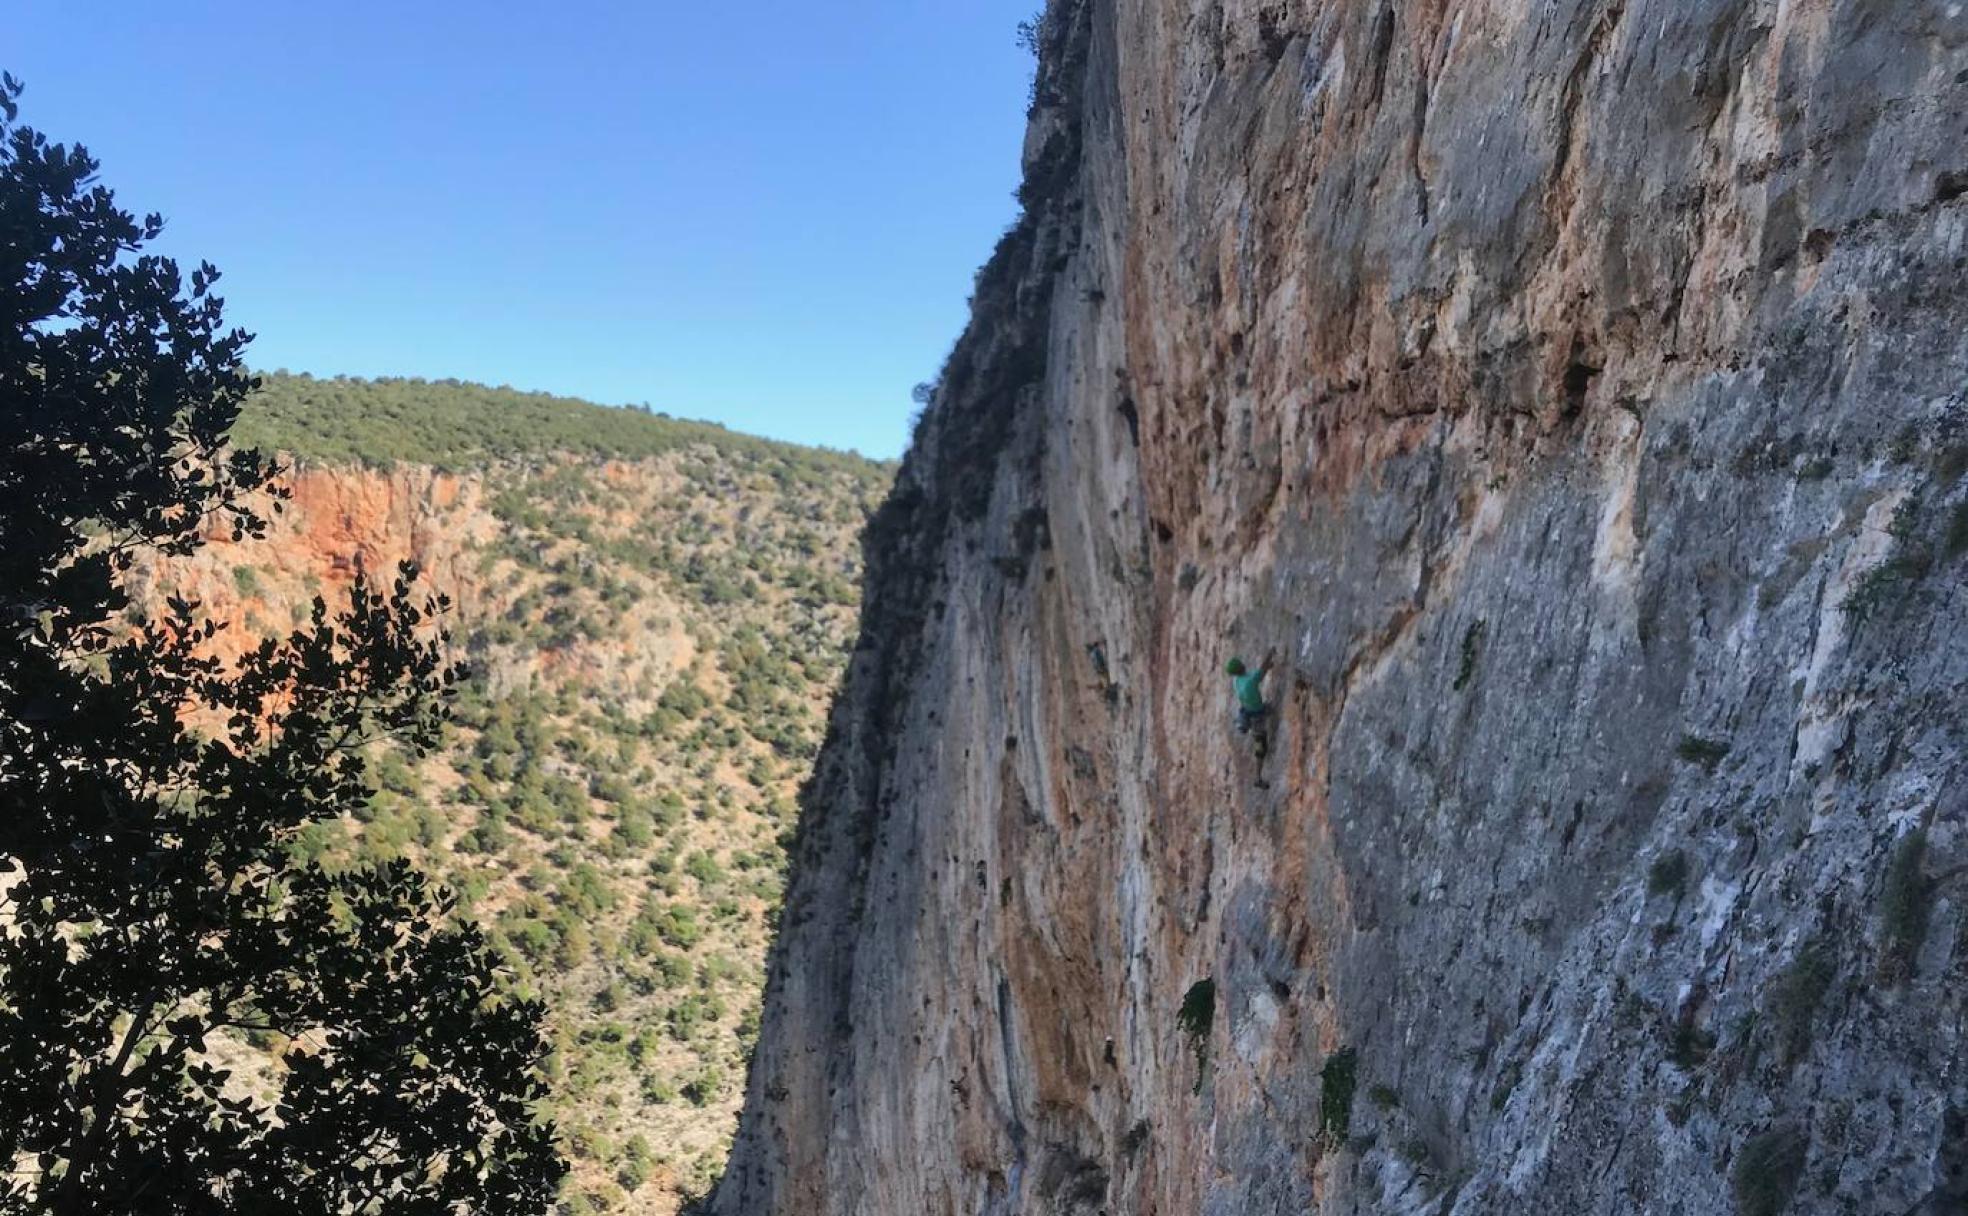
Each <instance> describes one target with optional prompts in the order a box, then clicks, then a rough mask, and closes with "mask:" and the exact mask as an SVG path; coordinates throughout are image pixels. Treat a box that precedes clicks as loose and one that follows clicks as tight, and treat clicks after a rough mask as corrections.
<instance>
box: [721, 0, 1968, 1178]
mask: <svg viewBox="0 0 1968 1216" xmlns="http://www.w3.org/2000/svg"><path fill="white" fill-rule="evenodd" d="M1043 43H1044V55H1043V61H1042V64H1041V69H1040V77H1039V85H1038V90H1037V102H1036V106H1035V110H1034V113H1033V118H1032V138H1031V139H1030V140H1029V141H1028V152H1027V177H1028V180H1027V187H1026V191H1025V201H1026V203H1027V214H1026V218H1025V220H1024V221H1023V223H1022V224H1021V225H1020V226H1019V227H1018V228H1017V229H1016V230H1014V232H1013V233H1012V234H1011V235H1010V236H1008V237H1007V239H1006V242H1005V245H1004V246H1003V248H1002V249H1001V250H1000V252H999V254H998V256H997V257H996V259H995V260H994V261H993V262H992V264H991V265H990V266H989V267H987V268H986V270H985V271H984V272H983V273H982V274H981V275H980V279H979V283H978V290H977V295H976V298H975V312H976V315H975V319H974V322H973V325H972V328H971V329H970V331H969V333H968V334H967V335H966V337H965V338H964V340H963V342H962V343H961V344H960V345H959V347H958V349H957V351H956V354H955V356H954V357H953V360H952V364H951V366H950V368H949V369H948V370H947V371H946V374H945V376H944V378H943V381H942V384H941V388H940V392H939V395H938V398H937V400H936V402H935V404H934V406H933V407H932V408H931V410H930V411H929V413H928V415H927V417H926V419H925V421H924V423H923V426H922V429H921V431H920V433H919V434H918V436H917V440H916V445H915V448H914V451H913V452H912V454H911V456H910V458H909V461H908V464H907V467H906V469H905V470H904V472H903V474H902V477H901V480H900V482H899V484H898V488H897V490H896V493H895V497H894V499H893V500H892V501H891V502H890V503H889V505H888V506H887V508H886V509H885V510H884V511H883V512H882V513H881V514H880V515H879V516H878V517H877V519H876V520H875V523H874V526H873V528H872V529H871V532H870V536H869V541H868V548H869V584H868V591H869V597H868V600H867V609H866V611H867V617H866V622H865V634H864V637H863V640H862V643H861V648H860V650H859V652H858V653H857V657H856V660H855V663H854V666H853V669H852V671H851V674H850V678H849V683H848V687H847V691H846V692H845V694H844V695H843V698H842V700H841V702H840V704H839V705H838V707H837V709H836V711H835V716H834V722H833V731H832V738H831V742H830V744H829V746H828V748H827V750H826V752H825V754H824V756H823V759H822V762H821V766H820V770H819V774H818V776H817V779H816V781H815V783H814V784H813V785H812V787H811V788H810V789H809V791H808V799H807V805H806V811H805V820H804V825H803V829H802V833H801V839H800V843H799V849H798V853H797V857H796V860H795V866H796V868H797V875H796V879H795V881H794V883H793V885H792V889H791V900H790V904H789V906H788V908H787V910H786V913H785V916H784V919H783V923H782V927H781V938H780V941H779V944H778V946H777V947H776V950H775V954H774V958H773V967H772V975H771V980H770V985H771V986H770V992H769V996H768V1000H767V1005H766V1015H765V1021H764V1031H763V1034H762V1037H761V1039H760V1042H759V1047H758V1051H757V1054H756V1058H755V1061H754V1066H753V1070H752V1076H751V1081H750V1091H749V1095H748V1098H747V1107H746V1111H745V1114H744V1119H743V1124H742V1130H741V1133H740V1136H739V1140H738V1143H737V1147H736V1149H735V1152H734V1155H733V1158H732V1160H731V1164H730V1167H729V1170H728V1172H727V1174H726V1176H725V1179H724V1182H723V1184H722V1185H721V1187H720V1188H719V1190H718V1191H717V1193H716V1196H715V1198H714V1199H713V1201H712V1203H711V1205H710V1206H711V1208H712V1210H713V1211H714V1212H716V1213H718V1214H719V1216H760V1214H766V1216H776V1214H789V1216H790V1214H798V1216H823V1214H836V1213H838V1214H841V1216H848V1214H856V1216H861V1214H896V1216H902V1214H907V1216H919V1214H922V1213H931V1214H950V1216H973V1214H977V1213H1005V1214H1011V1213H1018V1214H1051V1213H1087V1214H1092V1213H1111V1214H1114V1216H1122V1214H1127V1216H1135V1214H1140V1216H1147V1214H1150V1213H1156V1214H1161V1216H1188V1214H1191V1213H1210V1214H1224V1216H1228V1214H1231V1213H1238V1214H1242V1213H1304V1212H1315V1213H1329V1214H1338V1213H1450V1212H1453V1213H1461V1214H1469V1213H1512V1214H1516V1213H1567V1214H1570V1213H1607V1214H1613V1213H1636V1212H1649V1213H1687V1214H1690V1216H1695V1214H1701V1213H1720V1212H1743V1213H1752V1214H1769V1213H1776V1212H1779V1211H1789V1212H1796V1213H1834V1212H1835V1213H1881V1214H1884V1213H1893V1214H1895V1216H1899V1214H1902V1213H1943V1212H1956V1211H1960V1210H1963V1205H1964V1204H1965V1203H1968V1177H1965V1174H1968V1072H1964V1070H1963V1067H1962V1047H1963V1042H1962V1026H1963V1015H1964V1007H1963V1006H1964V994H1968V984H1964V982H1963V981H1964V978H1968V977H1964V975H1963V970H1964V967H1965V966H1968V964H1964V963H1963V961H1962V959H1963V951H1962V948H1961V943H1960V937H1961V931H1962V924H1961V922H1962V916H1961V907H1962V903H1963V897H1964V893H1968V870H1964V869H1963V868H1962V867H1964V866H1968V835H1965V834H1964V811H1965V810H1968V763H1964V758H1963V750H1962V735H1963V731H1964V724H1965V723H1968V718H1964V714H1963V712H1962V707H1963V690H1964V687H1965V686H1968V480H1964V475H1965V474H1968V400H1964V395H1963V394H1964V389H1968V248H1965V247H1964V238H1968V193H1965V192H1968V138H1964V136H1968V14H1964V10H1963V8H1962V6H1961V5H1959V4H1955V3H1952V2H1951V0H1949V2H1929V0H1898V2H1894V3H1880V2H1877V0H1792V2H1786V3H1774V2H1772V3H1756V2H1742V0H1696V2H1692V3H1691V2H1689V0H1626V2H1625V3H1620V2H1619V0H1612V2H1610V3H1608V2H1593V0H1586V2H1582V3H1581V2H1577V0H1558V2H1557V3H1554V4H1535V5H1534V4H1528V3H1522V2H1520V0H1497V2H1493V3H1461V2H1459V0H1443V2H1440V3H1428V4H1419V5H1383V4H1374V5H1369V4H1359V3H1324V4H1314V3H1299V2H1285V3H1279V2H1272V3H1256V2H1253V0H1219V2H1216V3H1203V2H1200V0H1197V2H1193V3H1179V2H1169V0H1164V2H1162V3H1148V2H1146V0H1057V2H1055V3H1054V4H1053V5H1052V8H1051V10H1050V13H1049V15H1048V17H1047V20H1046V24H1045V28H1044V37H1043ZM1270 651H1275V653H1276V656H1277V659H1276V665H1275V666H1274V668H1273V671H1272V675H1271V677H1270V679H1269V683H1268V690H1269V692H1270V695H1271V698H1272V701H1273V704H1274V706H1275V708H1276V711H1277V712H1276V724H1275V730H1274V738H1273V739H1272V742H1271V746H1270V754H1269V757H1268V759H1267V760H1266V761H1265V762H1264V763H1263V765H1262V767H1261V768H1260V766H1259V764H1258V762H1257V761H1256V760H1255V758H1254V756H1253V753H1252V748H1251V745H1250V742H1249V740H1247V739H1245V738H1242V737H1240V736H1239V735H1237V733H1236V732H1235V729H1234V721H1233V714H1232V702H1231V690H1230V687H1229V681H1228V679H1227V678H1226V677H1225V676H1224V674H1223V665H1224V661H1225V660H1226V659H1227V658H1229V657H1230V656H1231V655H1232V654H1233V653H1237V654H1241V655H1243V656H1244V657H1245V658H1247V659H1249V660H1251V661H1252V662H1255V661H1256V660H1258V659H1260V658H1261V657H1262V656H1263V655H1264V654H1265V653H1266V652H1270Z"/></svg>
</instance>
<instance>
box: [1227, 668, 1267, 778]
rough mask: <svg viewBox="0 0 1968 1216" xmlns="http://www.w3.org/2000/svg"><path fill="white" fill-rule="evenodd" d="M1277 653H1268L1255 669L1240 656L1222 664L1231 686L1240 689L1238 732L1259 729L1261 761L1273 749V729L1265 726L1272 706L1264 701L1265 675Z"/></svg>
mask: <svg viewBox="0 0 1968 1216" xmlns="http://www.w3.org/2000/svg"><path fill="white" fill-rule="evenodd" d="M1276 657H1277V652H1276V651H1272V652H1270V653H1268V654H1266V655H1265V656H1264V662H1263V663H1261V664H1259V665H1258V668H1257V670H1256V671H1252V670H1250V669H1249V668H1247V667H1245V666H1244V661H1243V660H1242V659H1238V658H1233V659H1231V660H1230V661H1229V662H1228V663H1226V664H1224V667H1223V670H1224V671H1225V672H1226V673H1227V674H1228V675H1229V676H1230V683H1231V685H1232V687H1234V688H1235V689H1236V690H1237V733H1238V734H1240V735H1248V734H1251V733H1252V732H1256V735H1257V758H1258V760H1260V761H1262V760H1263V759H1264V756H1265V753H1266V752H1268V751H1269V750H1270V744H1271V741H1270V738H1269V734H1270V732H1269V731H1268V730H1267V729H1266V726H1265V720H1266V719H1267V718H1269V717H1270V714H1271V709H1270V707H1269V706H1267V705H1266V704H1265V703H1264V677H1265V674H1266V673H1267V672H1269V671H1270V670H1271V661H1272V660H1273V659H1274V658H1276Z"/></svg>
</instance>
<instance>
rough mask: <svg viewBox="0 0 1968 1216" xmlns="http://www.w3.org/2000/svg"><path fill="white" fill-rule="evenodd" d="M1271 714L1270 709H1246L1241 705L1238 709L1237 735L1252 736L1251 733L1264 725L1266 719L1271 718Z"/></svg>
mask: <svg viewBox="0 0 1968 1216" xmlns="http://www.w3.org/2000/svg"><path fill="white" fill-rule="evenodd" d="M1270 714H1271V711H1270V710H1269V709H1245V708H1244V707H1243V706H1241V705H1239V706H1238V707H1237V733H1238V734H1240V735H1248V734H1250V733H1251V731H1253V730H1255V729H1257V728H1258V727H1260V726H1262V725H1264V719H1265V718H1267V717H1269V716H1270Z"/></svg>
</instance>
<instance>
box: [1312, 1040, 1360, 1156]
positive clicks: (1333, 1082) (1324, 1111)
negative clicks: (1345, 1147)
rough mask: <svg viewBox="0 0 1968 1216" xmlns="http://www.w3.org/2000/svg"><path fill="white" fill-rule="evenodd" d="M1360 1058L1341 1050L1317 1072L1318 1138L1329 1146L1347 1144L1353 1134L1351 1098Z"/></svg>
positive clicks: (1358, 1077)
mask: <svg viewBox="0 0 1968 1216" xmlns="http://www.w3.org/2000/svg"><path fill="white" fill-rule="evenodd" d="M1359 1074H1360V1056H1359V1053H1358V1052H1356V1051H1354V1050H1353V1049H1352V1048H1351V1047H1342V1048H1340V1049H1339V1050H1338V1051H1335V1052H1333V1053H1332V1054H1331V1055H1330V1056H1327V1057H1326V1063H1325V1065H1324V1067H1322V1068H1320V1069H1319V1136H1320V1138H1321V1139H1323V1140H1324V1141H1325V1142H1326V1143H1327V1144H1329V1145H1340V1144H1344V1143H1346V1137H1347V1136H1348V1135H1350V1134H1351V1133H1352V1130H1353V1094H1354V1091H1355V1089H1356V1088H1358V1086H1359V1084H1360V1076H1359Z"/></svg>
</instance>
